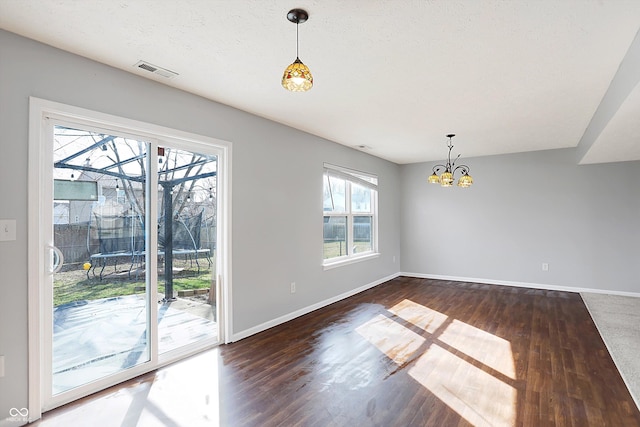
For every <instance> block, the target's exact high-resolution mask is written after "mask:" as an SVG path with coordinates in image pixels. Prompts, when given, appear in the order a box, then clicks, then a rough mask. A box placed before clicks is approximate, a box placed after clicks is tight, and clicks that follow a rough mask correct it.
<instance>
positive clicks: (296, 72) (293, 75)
mask: <svg viewBox="0 0 640 427" xmlns="http://www.w3.org/2000/svg"><path fill="white" fill-rule="evenodd" d="M287 19H288V20H289V21H291V22H293V23H294V24H296V60H295V61H293V63H292V64H291V65H289V66H288V67H287V69H286V70H284V75H283V76H282V87H284V88H285V89H287V90H290V91H291V92H306V91H308V90H310V89H311V88H312V87H313V76H312V75H311V71H310V70H309V67H307V66H306V65H304V64H303V63H302V61H300V58H299V54H298V25H299V24H302V23H304V22H307V19H309V14H308V13H307V11H306V10H302V9H291V10H290V11H289V13H287Z"/></svg>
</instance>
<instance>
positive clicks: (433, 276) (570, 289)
mask: <svg viewBox="0 0 640 427" xmlns="http://www.w3.org/2000/svg"><path fill="white" fill-rule="evenodd" d="M398 276H407V277H418V278H421V279H436V280H452V281H454V282H469V283H485V284H487V285H502V286H515V287H518V288H532V289H544V290H547V291H562V292H576V293H583V292H591V293H594V294H608V295H620V296H627V297H638V298H640V293H636V292H624V291H612V290H608V289H607V290H605V289H593V288H578V287H574V286H557V285H548V284H543V283H530V282H512V281H507V280H494V279H479V278H475V277H459V276H442V275H438V274H423V273H410V272H401V273H399V274H398Z"/></svg>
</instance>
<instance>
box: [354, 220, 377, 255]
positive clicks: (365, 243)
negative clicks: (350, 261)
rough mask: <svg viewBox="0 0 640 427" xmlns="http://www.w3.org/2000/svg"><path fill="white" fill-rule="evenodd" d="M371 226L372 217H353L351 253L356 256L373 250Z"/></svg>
mask: <svg viewBox="0 0 640 427" xmlns="http://www.w3.org/2000/svg"><path fill="white" fill-rule="evenodd" d="M372 224H373V217H372V216H354V217H353V253H354V254H358V253H362V252H368V251H372V250H373V239H372V236H371V230H372Z"/></svg>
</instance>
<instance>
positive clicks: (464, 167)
mask: <svg viewBox="0 0 640 427" xmlns="http://www.w3.org/2000/svg"><path fill="white" fill-rule="evenodd" d="M458 169H462V173H463V174H468V173H469V171H471V168H469V166H467V165H459V166H456V168H455V169H454V170H453V173H455V172H456V171H457V170H458Z"/></svg>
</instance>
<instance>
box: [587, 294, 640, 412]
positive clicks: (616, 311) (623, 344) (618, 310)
mask: <svg viewBox="0 0 640 427" xmlns="http://www.w3.org/2000/svg"><path fill="white" fill-rule="evenodd" d="M580 295H581V296H582V300H583V301H584V303H585V305H586V306H587V309H588V310H589V313H590V314H591V318H593V321H594V322H595V324H596V326H597V327H598V331H600V335H601V336H602V339H603V341H604V343H605V344H606V346H607V348H608V349H609V353H610V354H611V358H612V359H613V361H614V362H615V364H616V366H617V367H618V370H619V371H620V374H621V375H622V378H623V379H624V382H625V383H626V384H627V388H628V389H629V392H631V395H632V396H633V399H634V400H635V402H636V405H637V406H638V408H640V356H638V355H640V298H635V297H625V296H619V295H606V294H593V293H581V294H580Z"/></svg>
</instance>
